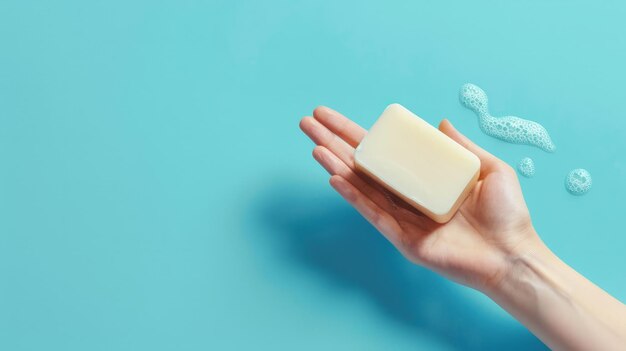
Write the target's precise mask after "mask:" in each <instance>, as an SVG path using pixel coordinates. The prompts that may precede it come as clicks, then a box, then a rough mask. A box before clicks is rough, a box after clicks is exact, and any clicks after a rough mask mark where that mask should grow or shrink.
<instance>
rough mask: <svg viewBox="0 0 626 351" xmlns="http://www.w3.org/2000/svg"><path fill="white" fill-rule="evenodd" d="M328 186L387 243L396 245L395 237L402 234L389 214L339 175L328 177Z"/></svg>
mask: <svg viewBox="0 0 626 351" xmlns="http://www.w3.org/2000/svg"><path fill="white" fill-rule="evenodd" d="M330 185H331V186H332V187H333V188H334V189H335V190H337V192H338V193H339V194H340V195H341V196H342V197H343V198H344V199H346V201H348V202H349V203H350V205H352V206H353V207H354V208H355V209H356V210H357V211H358V212H359V213H360V214H361V215H362V216H363V217H365V219H367V220H368V222H370V223H371V224H372V225H373V226H374V227H376V229H378V231H380V232H381V233H382V234H383V235H384V236H385V237H386V238H387V239H388V240H389V241H391V242H392V243H393V244H397V243H398V240H397V239H398V238H397V236H398V234H399V233H401V232H402V228H400V225H399V224H398V222H397V221H396V220H395V219H394V218H393V217H392V216H391V215H390V214H389V213H387V212H386V211H384V210H383V209H382V208H380V207H379V206H378V205H376V204H375V203H374V202H373V201H372V200H370V199H369V198H368V197H367V196H365V195H364V194H363V193H362V192H361V191H360V190H359V189H357V188H356V187H354V185H352V184H351V183H350V182H349V181H347V180H346V179H345V178H343V177H341V176H339V175H334V176H332V177H330Z"/></svg>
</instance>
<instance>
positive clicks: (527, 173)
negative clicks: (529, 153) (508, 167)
mask: <svg viewBox="0 0 626 351" xmlns="http://www.w3.org/2000/svg"><path fill="white" fill-rule="evenodd" d="M517 170H518V171H519V172H520V174H521V175H523V176H524V177H526V178H532V176H534V175H535V162H534V161H533V159H532V158H530V157H524V158H523V159H522V160H521V161H519V163H518V164H517Z"/></svg>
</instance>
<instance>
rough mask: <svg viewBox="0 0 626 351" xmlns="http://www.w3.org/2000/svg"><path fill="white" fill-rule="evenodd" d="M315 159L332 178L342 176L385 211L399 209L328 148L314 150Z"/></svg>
mask: <svg viewBox="0 0 626 351" xmlns="http://www.w3.org/2000/svg"><path fill="white" fill-rule="evenodd" d="M313 158H315V160H316V161H317V162H319V164H320V165H322V167H324V169H326V171H328V173H330V175H331V176H333V175H339V176H341V177H342V178H344V179H345V180H347V181H348V182H350V183H351V184H352V185H354V187H355V188H357V189H359V190H360V191H361V192H362V193H363V194H365V196H367V197H368V198H370V199H371V200H372V201H373V202H374V203H376V204H377V205H378V206H380V207H381V208H382V209H383V210H385V211H387V212H389V211H393V210H396V209H397V208H398V207H397V204H396V203H395V202H394V201H393V200H392V199H391V198H390V197H389V196H388V195H385V193H384V191H383V190H380V189H377V188H376V187H374V186H372V185H371V184H369V183H368V182H367V181H366V180H365V179H363V178H361V176H359V175H358V174H356V173H355V172H354V171H353V170H352V169H351V168H350V167H348V166H347V165H346V164H345V163H343V161H341V160H340V159H339V158H338V157H337V156H335V155H334V154H333V153H332V152H330V150H328V149H327V148H325V147H323V146H319V145H318V146H316V147H315V149H313Z"/></svg>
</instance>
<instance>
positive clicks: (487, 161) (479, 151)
mask: <svg viewBox="0 0 626 351" xmlns="http://www.w3.org/2000/svg"><path fill="white" fill-rule="evenodd" d="M439 130H440V131H441V132H442V133H443V134H445V135H447V136H448V137H450V138H451V139H452V140H454V141H456V142H457V143H459V144H460V145H461V146H463V147H464V148H466V149H467V150H469V151H470V152H471V153H473V154H474V155H476V156H478V158H479V159H480V168H481V172H483V171H486V170H488V169H493V168H494V167H497V166H498V165H499V164H500V163H502V161H500V159H499V158H497V157H495V156H494V155H492V154H490V153H489V152H487V151H486V150H484V149H483V148H481V147H480V146H478V145H476V144H474V142H472V141H471V140H469V139H468V138H467V137H466V136H465V135H463V134H461V132H459V131H458V130H457V129H456V128H454V126H453V125H452V123H450V121H449V120H447V119H444V120H442V121H441V123H439Z"/></svg>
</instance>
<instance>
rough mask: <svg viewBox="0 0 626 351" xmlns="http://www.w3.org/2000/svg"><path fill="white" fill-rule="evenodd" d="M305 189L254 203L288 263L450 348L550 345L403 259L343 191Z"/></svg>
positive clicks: (290, 188)
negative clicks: (344, 197)
mask: <svg viewBox="0 0 626 351" xmlns="http://www.w3.org/2000/svg"><path fill="white" fill-rule="evenodd" d="M307 189H308V188H307V187H306V186H303V185H300V186H298V185H296V184H285V183H284V182H283V183H280V185H279V184H277V185H276V186H274V187H273V188H272V187H270V188H269V189H266V192H265V193H264V194H261V196H260V197H259V198H258V199H257V200H258V201H257V202H256V203H255V206H254V208H253V210H254V215H255V216H258V217H257V218H256V220H258V221H260V224H261V225H264V226H267V229H268V232H270V233H272V235H274V236H275V238H271V239H273V240H275V242H276V246H278V247H277V249H279V250H281V251H282V252H281V254H283V255H284V256H283V257H284V258H285V259H286V260H288V261H289V262H288V264H296V265H298V266H300V267H302V268H303V269H305V270H307V271H309V272H311V273H315V274H320V275H322V276H323V277H325V278H326V280H327V281H328V282H329V284H331V285H333V286H335V287H337V288H338V290H341V291H345V290H346V289H347V290H354V291H356V292H357V293H359V294H361V295H363V296H366V297H368V298H369V300H370V301H371V303H372V304H374V305H375V306H376V307H377V308H376V309H375V311H378V312H379V313H381V314H383V315H384V317H385V318H387V319H388V320H390V321H391V322H395V323H397V325H398V326H402V327H406V328H410V329H412V330H416V331H418V330H419V331H421V332H424V333H427V334H429V335H432V336H434V337H435V338H437V339H438V340H440V341H441V342H442V343H444V344H446V345H447V346H448V347H451V348H453V349H458V350H481V351H483V350H509V351H516V350H520V351H521V350H524V351H527V350H547V348H546V347H545V346H544V345H543V344H542V343H541V342H540V341H539V340H538V339H537V338H536V337H535V336H533V335H532V334H531V333H530V332H529V331H528V330H526V329H525V328H523V327H522V326H518V325H514V324H513V323H509V322H507V321H504V320H503V319H502V318H501V317H499V316H497V315H494V314H493V313H491V314H490V313H486V312H485V311H483V310H481V307H480V306H478V305H477V304H476V303H474V302H472V301H470V300H468V299H467V298H466V297H464V296H463V295H462V294H459V290H458V288H457V287H456V286H454V285H453V283H450V282H448V281H446V280H445V279H444V278H442V277H440V276H438V275H436V274H435V273H432V272H430V271H428V270H426V269H424V268H421V267H417V266H415V265H413V264H411V263H410V262H408V261H407V260H405V259H404V258H403V257H402V256H401V255H400V254H399V253H398V252H397V251H396V250H395V249H394V248H393V246H392V245H391V244H390V243H388V242H387V240H386V239H385V238H384V237H383V236H382V235H380V234H379V233H378V232H377V231H376V230H375V229H374V228H373V227H372V226H371V225H370V224H369V223H368V222H367V221H366V220H365V219H363V218H362V217H361V216H360V215H359V214H358V213H357V212H356V211H355V210H354V209H352V208H351V207H350V206H349V205H347V204H346V203H345V202H344V201H343V200H342V199H341V198H340V197H339V195H336V196H333V195H332V194H330V193H329V192H315V191H311V190H307ZM266 239H267V238H266ZM416 337H419V335H418V334H417V333H416ZM416 345H417V342H416Z"/></svg>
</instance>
